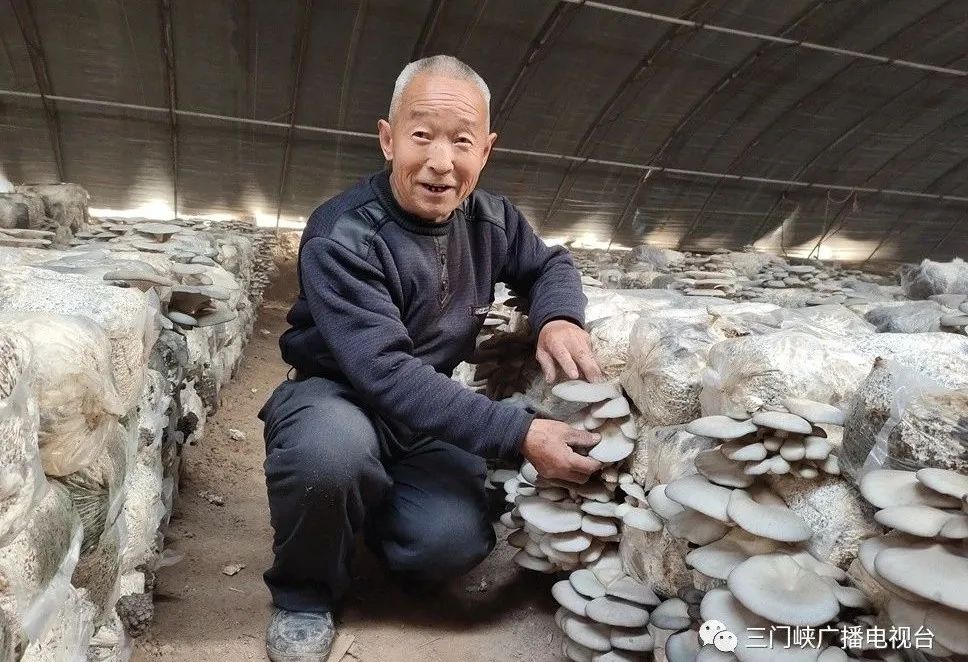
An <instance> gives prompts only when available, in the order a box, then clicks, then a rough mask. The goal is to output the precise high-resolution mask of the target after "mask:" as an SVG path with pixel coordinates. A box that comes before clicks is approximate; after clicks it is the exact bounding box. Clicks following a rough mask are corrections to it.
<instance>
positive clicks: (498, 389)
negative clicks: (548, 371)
mask: <svg viewBox="0 0 968 662" xmlns="http://www.w3.org/2000/svg"><path fill="white" fill-rule="evenodd" d="M524 307H525V306H524V305H523V302H522V300H521V299H519V298H518V297H513V296H512V297H510V298H508V299H506V300H504V301H503V302H498V301H495V303H494V304H492V306H491V309H490V310H488V312H487V316H486V317H485V318H484V322H483V325H482V328H481V332H480V333H479V334H478V337H477V346H476V348H475V350H474V354H473V355H472V356H471V357H470V358H469V359H468V363H469V364H471V366H473V371H472V373H471V376H470V379H469V380H468V382H467V386H468V387H470V388H471V389H473V390H476V391H478V392H480V393H485V394H486V395H487V396H488V397H489V398H492V399H495V400H501V399H504V398H507V397H510V396H511V395H512V394H514V393H516V392H521V391H524V390H525V389H526V388H527V384H528V382H529V381H530V380H531V378H532V377H534V375H535V374H537V372H538V364H537V361H535V358H534V340H533V339H532V338H531V327H530V325H529V324H528V318H527V315H525V314H524V313H523V312H522V308H524Z"/></svg>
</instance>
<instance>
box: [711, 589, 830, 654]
mask: <svg viewBox="0 0 968 662" xmlns="http://www.w3.org/2000/svg"><path fill="white" fill-rule="evenodd" d="M701 613H702V618H703V620H707V621H709V620H717V621H720V622H721V623H722V624H723V625H725V626H726V629H727V630H729V631H730V632H732V633H733V634H734V635H736V639H737V646H736V650H735V651H733V653H734V654H735V655H736V657H737V659H739V660H740V662H814V661H815V660H816V659H817V657H818V656H819V655H820V650H819V649H817V648H814V647H811V646H807V647H805V648H800V647H798V646H790V647H788V648H787V647H779V646H773V647H765V648H764V647H762V646H763V643H764V640H763V639H762V637H763V636H764V633H768V632H769V631H770V630H771V628H773V627H774V623H773V622H772V621H770V620H767V619H765V618H762V617H760V616H757V615H756V614H754V613H753V612H751V611H750V610H748V609H747V608H746V607H744V606H743V605H742V603H741V602H740V601H739V600H737V599H736V598H735V597H734V596H733V594H732V593H730V592H729V591H728V590H726V589H724V588H717V589H713V590H711V591H709V592H708V593H706V596H705V597H704V598H703V600H702V607H701Z"/></svg>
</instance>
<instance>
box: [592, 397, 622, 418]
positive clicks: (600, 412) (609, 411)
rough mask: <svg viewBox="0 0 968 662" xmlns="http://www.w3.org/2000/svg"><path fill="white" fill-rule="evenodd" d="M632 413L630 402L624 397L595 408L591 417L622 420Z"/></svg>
mask: <svg viewBox="0 0 968 662" xmlns="http://www.w3.org/2000/svg"><path fill="white" fill-rule="evenodd" d="M630 413H631V410H630V409H629V401H628V400H626V399H625V398H624V397H623V396H618V397H617V398H612V399H611V400H609V401H607V402H605V403H603V404H601V405H598V406H596V407H594V408H593V409H592V411H591V415H592V416H593V417H594V418H600V419H601V418H621V417H622V416H628V415H629V414H630Z"/></svg>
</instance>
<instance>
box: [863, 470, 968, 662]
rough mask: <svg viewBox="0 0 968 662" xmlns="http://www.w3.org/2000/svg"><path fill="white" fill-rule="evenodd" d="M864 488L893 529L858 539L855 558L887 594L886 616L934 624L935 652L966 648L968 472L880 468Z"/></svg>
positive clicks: (897, 621) (910, 624) (914, 625)
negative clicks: (966, 473)
mask: <svg viewBox="0 0 968 662" xmlns="http://www.w3.org/2000/svg"><path fill="white" fill-rule="evenodd" d="M860 491H861V494H862V495H863V496H864V498H865V499H867V500H868V501H869V502H870V503H871V504H872V505H874V506H875V507H876V508H878V511H877V513H876V514H875V515H874V519H875V520H877V521H878V522H879V523H880V524H882V525H884V526H885V527H887V528H889V529H891V531H889V532H888V533H887V534H885V535H882V536H878V537H875V538H868V539H867V540H865V541H863V542H862V543H861V545H860V553H859V555H858V560H859V562H860V566H861V569H862V570H863V572H864V573H866V575H867V576H869V577H870V578H871V579H873V580H874V581H876V583H877V586H878V587H879V588H880V589H882V590H883V591H884V592H885V595H884V596H883V597H884V598H885V599H884V600H882V602H884V603H886V604H885V611H886V615H887V618H888V619H889V620H890V621H891V623H893V624H894V625H895V626H898V627H907V628H911V630H912V631H917V630H919V629H921V628H924V629H927V630H930V632H931V633H932V635H933V638H932V642H931V643H932V646H931V650H930V652H931V654H932V655H934V656H935V657H950V656H951V655H954V654H958V655H966V654H968V634H966V633H968V552H966V547H965V540H966V539H968V476H966V475H964V474H960V473H958V472H956V471H950V470H947V469H932V468H926V469H920V470H919V471H916V472H915V471H900V470H894V469H877V470H874V471H870V472H868V473H866V474H864V476H863V477H862V478H861V481H860Z"/></svg>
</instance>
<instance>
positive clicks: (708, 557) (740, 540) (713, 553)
mask: <svg viewBox="0 0 968 662" xmlns="http://www.w3.org/2000/svg"><path fill="white" fill-rule="evenodd" d="M778 546H779V543H777V541H775V540H771V539H769V538H762V537H760V536H756V535H753V534H752V533H749V532H748V531H744V530H743V529H741V528H739V527H736V528H734V529H732V530H730V531H729V533H727V534H726V535H725V536H723V537H722V538H720V539H718V540H714V541H713V542H711V543H709V544H708V545H705V546H703V547H699V548H697V549H694V550H692V551H690V552H689V553H688V554H686V563H687V564H688V565H689V566H690V567H693V568H695V569H696V570H698V571H699V572H701V573H703V574H704V575H706V576H708V577H713V578H714V579H723V580H725V579H726V578H727V577H729V573H731V572H732V571H733V570H734V569H735V568H736V566H738V565H739V564H740V563H742V562H743V561H746V560H747V559H749V558H751V557H753V556H756V555H758V554H770V553H771V552H774V551H776V549H777V548H778Z"/></svg>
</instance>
